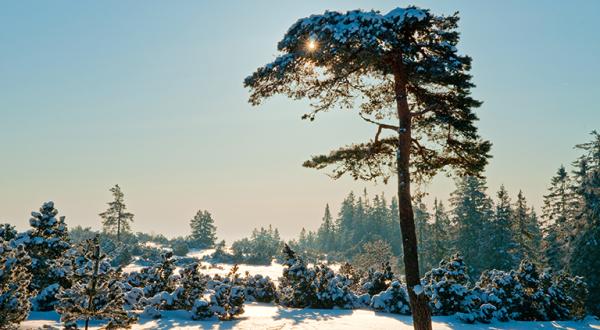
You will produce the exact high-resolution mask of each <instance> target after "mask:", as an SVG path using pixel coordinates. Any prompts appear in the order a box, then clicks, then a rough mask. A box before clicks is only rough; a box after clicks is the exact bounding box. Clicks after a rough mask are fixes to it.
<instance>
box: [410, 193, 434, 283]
mask: <svg viewBox="0 0 600 330" xmlns="http://www.w3.org/2000/svg"><path fill="white" fill-rule="evenodd" d="M413 204H414V212H415V229H416V231H417V242H419V260H421V262H420V263H419V266H420V267H421V269H420V272H421V273H425V272H426V271H427V270H429V269H431V267H433V266H434V265H435V263H432V258H431V256H430V253H431V252H432V250H431V249H430V247H431V244H432V242H431V238H432V237H431V230H430V224H429V221H430V218H431V215H430V214H429V212H428V211H427V206H426V205H425V203H423V201H422V199H421V197H420V196H419V197H418V198H415V202H414V203H413ZM438 262H439V260H438Z"/></svg>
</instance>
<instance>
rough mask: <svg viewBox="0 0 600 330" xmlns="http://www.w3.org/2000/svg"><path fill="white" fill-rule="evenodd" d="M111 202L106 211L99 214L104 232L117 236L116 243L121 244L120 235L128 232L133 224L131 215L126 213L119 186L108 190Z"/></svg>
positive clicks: (123, 196) (123, 198)
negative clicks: (110, 194)
mask: <svg viewBox="0 0 600 330" xmlns="http://www.w3.org/2000/svg"><path fill="white" fill-rule="evenodd" d="M110 192H111V193H112V194H113V198H114V199H113V201H112V202H109V203H108V209H107V210H106V211H104V212H102V213H100V217H101V218H102V219H103V220H102V226H103V227H104V231H105V232H107V233H110V234H114V235H116V236H117V242H121V234H123V233H127V232H129V231H130V230H131V229H130V223H131V222H133V216H134V215H133V213H130V212H127V206H126V205H125V195H124V194H123V192H122V191H121V187H119V185H118V184H117V185H115V186H114V187H112V188H110Z"/></svg>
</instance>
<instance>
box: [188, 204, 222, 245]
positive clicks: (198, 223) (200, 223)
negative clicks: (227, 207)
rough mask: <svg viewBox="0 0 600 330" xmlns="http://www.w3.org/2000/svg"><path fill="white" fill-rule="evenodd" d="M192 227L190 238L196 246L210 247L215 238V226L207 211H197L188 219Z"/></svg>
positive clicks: (213, 243)
mask: <svg viewBox="0 0 600 330" xmlns="http://www.w3.org/2000/svg"><path fill="white" fill-rule="evenodd" d="M190 227H192V235H191V240H192V242H193V243H194V244H195V246H196V247H200V248H203V249H206V248H211V247H213V246H214V245H215V242H216V240H217V234H216V233H217V227H215V221H214V220H213V218H212V216H211V214H210V213H209V212H208V211H201V210H200V211H198V212H197V213H196V215H195V216H194V218H193V219H192V220H191V221H190Z"/></svg>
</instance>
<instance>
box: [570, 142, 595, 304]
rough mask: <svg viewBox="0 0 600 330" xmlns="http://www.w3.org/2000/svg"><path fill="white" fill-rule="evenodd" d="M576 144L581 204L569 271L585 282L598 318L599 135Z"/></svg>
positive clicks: (577, 177) (576, 220)
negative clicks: (580, 152)
mask: <svg viewBox="0 0 600 330" xmlns="http://www.w3.org/2000/svg"><path fill="white" fill-rule="evenodd" d="M591 135H592V140H591V141H590V142H587V143H584V144H580V145H577V146H576V147H577V149H579V150H581V151H582V152H583V155H581V157H580V158H579V159H578V160H577V162H576V163H575V165H576V171H575V173H574V175H575V192H576V194H577V196H578V199H579V201H580V203H579V207H578V209H577V214H576V217H575V226H574V236H575V238H574V242H573V251H572V254H571V256H570V258H569V266H570V270H571V272H573V273H574V274H575V275H580V276H583V277H584V278H585V280H586V282H587V283H588V290H589V298H588V307H589V309H590V310H591V311H592V312H593V313H595V314H596V315H600V272H598V269H600V134H599V133H598V132H596V131H593V132H592V134H591Z"/></svg>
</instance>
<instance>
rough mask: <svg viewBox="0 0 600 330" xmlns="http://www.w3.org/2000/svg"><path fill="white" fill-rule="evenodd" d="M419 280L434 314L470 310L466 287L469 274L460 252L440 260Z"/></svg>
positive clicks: (469, 297) (470, 299) (470, 302)
mask: <svg viewBox="0 0 600 330" xmlns="http://www.w3.org/2000/svg"><path fill="white" fill-rule="evenodd" d="M421 282H422V285H423V288H424V290H425V293H426V294H427V295H428V296H429V299H430V305H431V309H432V312H433V313H434V314H435V315H452V314H455V313H458V312H463V313H464V312H470V311H471V308H472V307H473V306H471V305H472V296H471V295H470V292H469V289H468V288H467V286H468V283H469V276H468V275H467V268H466V266H465V264H464V262H463V259H462V256H461V255H460V254H455V255H454V256H452V257H451V258H450V259H449V260H443V261H441V262H440V266H439V267H438V268H434V269H432V270H431V271H429V272H427V273H426V274H425V277H424V278H423V279H422V280H421Z"/></svg>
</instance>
